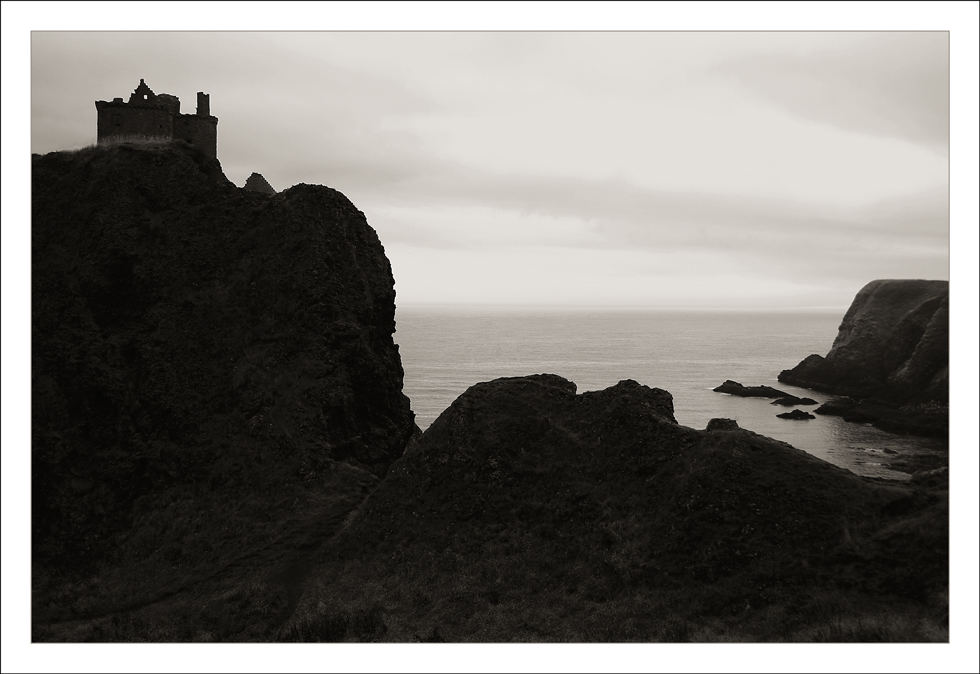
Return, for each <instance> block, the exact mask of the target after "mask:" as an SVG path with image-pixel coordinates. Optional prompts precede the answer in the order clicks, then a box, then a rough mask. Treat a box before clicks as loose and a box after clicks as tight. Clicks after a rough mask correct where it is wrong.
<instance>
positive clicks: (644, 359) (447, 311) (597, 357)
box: [395, 307, 944, 480]
mask: <svg viewBox="0 0 980 674" xmlns="http://www.w3.org/2000/svg"><path fill="white" fill-rule="evenodd" d="M841 317H842V312H840V311H834V312H829V311H809V312H803V311H796V312H790V311H786V312H758V311H681V310H625V309H623V310H613V309H607V308H601V309H574V310H559V309H551V308H549V309H514V308H476V307H472V308H469V307H399V308H398V310H397V312H396V324H397V325H396V327H397V330H396V333H395V342H396V343H397V344H398V346H399V351H400V354H401V359H402V366H403V368H404V370H405V380H404V391H405V394H406V395H407V396H408V397H409V398H410V399H411V402H412V409H413V410H414V412H415V414H416V422H417V423H418V425H419V427H420V428H421V429H422V430H425V429H426V428H427V427H428V426H429V425H430V424H431V423H432V422H433V421H435V419H436V418H437V417H438V416H439V415H440V414H441V413H442V412H443V411H444V410H445V409H446V408H448V407H449V406H450V405H451V404H452V402H453V401H454V400H455V399H456V398H457V397H458V396H459V395H460V394H461V393H463V392H464V391H465V390H466V389H467V388H469V387H470V386H472V385H473V384H476V383H479V382H482V381H489V380H492V379H496V378H498V377H511V376H523V375H529V374H541V373H550V374H557V375H560V376H562V377H564V378H566V379H568V380H570V381H573V382H575V384H576V385H577V386H578V391H579V392H580V393H581V392H583V391H594V390H601V389H604V388H607V387H609V386H612V385H614V384H616V383H617V382H619V381H621V380H623V379H633V380H635V381H638V382H640V383H641V384H645V385H647V386H650V387H656V388H661V389H665V390H667V391H669V392H670V393H671V395H672V396H673V399H674V416H675V417H676V418H677V421H678V423H680V424H682V425H684V426H690V427H692V428H698V429H703V428H704V427H705V425H706V424H707V423H708V421H709V420H710V419H712V418H715V417H723V418H729V419H735V420H736V421H737V422H738V424H739V426H740V427H742V428H746V429H748V430H751V431H755V432H756V433H761V434H762V435H766V436H769V437H771V438H775V439H777V440H782V441H784V442H788V443H789V444H791V445H793V446H794V447H797V448H799V449H802V450H804V451H806V452H809V453H811V454H813V455H814V456H817V457H820V458H821V459H824V460H826V461H829V462H831V463H834V464H836V465H838V466H841V467H843V468H846V469H848V470H851V471H852V472H854V473H857V474H859V475H864V476H869V477H880V478H886V479H894V480H904V479H908V477H909V476H908V474H907V473H903V472H899V471H895V470H891V469H889V468H888V466H887V458H888V457H889V456H890V455H893V454H895V453H899V454H908V453H921V452H930V453H931V452H935V451H938V450H940V449H941V447H942V445H943V444H944V443H943V442H942V441H941V440H935V439H930V438H921V437H915V436H903V435H897V434H894V433H888V432H885V431H882V430H879V429H877V428H874V427H873V426H871V425H868V424H857V423H851V422H846V421H843V420H842V419H840V418H839V417H831V416H823V415H816V419H812V420H808V421H793V420H785V419H780V418H778V417H777V416H776V414H778V413H780V412H785V411H787V410H789V409H792V408H785V407H780V406H777V405H772V404H770V403H771V401H770V400H769V399H766V398H741V397H737V396H731V395H727V394H723V393H715V392H714V391H712V389H713V388H715V387H716V386H718V385H719V384H721V383H722V382H723V381H725V380H726V379H733V380H735V381H737V382H740V383H742V384H744V385H746V386H758V385H763V384H768V385H770V386H774V387H776V388H779V389H780V390H783V391H786V392H788V393H792V394H794V395H797V396H801V397H802V396H809V397H810V398H813V399H814V400H817V401H819V402H823V401H825V400H827V399H828V398H829V397H830V396H828V395H826V394H822V393H819V392H816V391H810V390H808V389H802V388H798V387H795V386H788V385H786V384H783V383H780V382H778V381H777V379H776V377H777V375H778V374H779V372H780V371H781V370H784V369H787V368H791V367H793V366H794V365H796V364H797V363H798V362H799V361H800V360H802V359H803V358H804V357H806V356H807V355H809V354H811V353H818V354H821V355H825V354H826V353H827V351H828V350H829V349H830V346H831V344H832V343H833V340H834V338H835V337H836V335H837V328H838V326H839V324H840V320H841ZM815 407H816V406H808V407H801V408H800V409H806V410H810V411H812V410H813V409H815Z"/></svg>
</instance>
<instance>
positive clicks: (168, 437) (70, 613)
mask: <svg viewBox="0 0 980 674" xmlns="http://www.w3.org/2000/svg"><path fill="white" fill-rule="evenodd" d="M32 171H33V172H32V179H33V182H32V196H33V201H32V206H33V220H32V300H33V306H32V312H33V314H32V326H31V327H32V341H33V350H32V415H33V418H32V426H33V436H32V440H33V454H32V456H33V466H32V478H33V479H32V496H33V553H34V554H33V563H34V583H35V587H34V598H35V605H34V613H33V616H34V620H35V624H36V625H39V624H40V625H43V624H45V623H56V622H59V621H65V620H77V619H84V618H86V617H87V616H96V615H103V614H108V613H111V612H113V611H117V610H121V609H123V608H126V607H132V606H136V605H143V604H152V603H153V602H155V601H158V600H159V599H160V598H161V597H167V596H174V595H179V593H181V592H183V591H188V589H189V588H195V589H194V592H199V591H201V588H200V587H196V586H195V583H199V582H202V580H203V579H207V578H214V577H215V574H219V575H220V574H222V573H225V574H227V575H236V576H237V580H236V583H237V584H238V585H242V584H243V583H244V582H245V581H244V580H243V579H245V578H248V577H249V573H251V572H252V571H250V570H249V569H253V570H254V571H255V573H256V574H258V575H256V576H255V578H254V579H253V580H254V581H255V582H263V583H268V582H272V581H270V580H269V577H267V576H268V574H270V573H275V572H279V571H282V568H288V565H289V564H290V563H292V561H291V555H292V551H294V550H296V549H306V548H309V547H310V546H313V545H315V544H317V543H318V542H319V541H320V540H321V539H322V538H323V537H324V536H326V535H327V534H329V533H330V532H331V531H332V529H333V528H336V527H337V526H339V524H340V522H342V521H343V518H344V517H345V516H346V514H347V513H348V512H349V511H350V509H351V508H352V507H353V506H354V505H356V503H358V502H359V501H360V500H361V498H363V495H364V494H365V493H366V492H367V490H369V489H371V488H372V487H373V486H374V485H375V484H376V483H377V481H378V480H379V479H380V477H381V476H383V475H384V473H385V472H386V470H387V469H388V466H389V465H390V464H391V462H392V461H393V460H394V459H395V458H397V457H398V456H399V455H400V454H401V453H402V452H403V450H404V447H405V445H406V442H407V441H408V439H409V437H410V436H411V435H412V434H413V432H415V430H416V428H415V425H414V421H413V414H412V412H411V411H410V409H409V401H408V399H407V398H406V397H405V396H404V395H403V394H402V366H401V362H400V359H399V355H398V350H397V347H396V346H395V344H394V343H393V341H392V333H393V331H394V329H395V323H394V312H395V305H394V300H395V293H394V287H393V279H392V275H391V268H390V265H389V263H388V260H387V258H386V257H385V253H384V249H383V248H382V246H381V243H380V242H379V240H378V237H377V235H376V234H375V232H374V230H373V229H372V228H371V227H370V226H369V225H368V224H367V222H366V221H365V218H364V215H363V214H362V213H361V212H360V211H358V210H357V209H356V208H355V207H354V206H353V205H352V204H351V203H350V201H348V200H347V198H345V197H344V196H343V195H342V194H340V193H339V192H336V191H334V190H332V189H329V188H326V187H318V186H312V185H297V186H295V187H292V188H290V189H288V190H285V191H284V192H282V193H281V194H277V195H264V194H256V193H254V192H250V191H246V190H242V189H239V188H237V187H235V186H234V185H233V184H232V183H230V182H229V181H228V180H227V179H225V177H224V175H223V173H222V171H221V167H220V165H219V163H218V162H217V160H215V159H213V158H209V157H207V156H206V155H205V154H203V153H201V152H200V151H199V150H196V149H194V148H193V147H190V146H187V145H183V144H179V143H177V144H169V145H165V146H128V145H117V146H109V147H97V148H89V149H86V150H82V151H79V152H62V153H53V154H48V155H45V156H36V155H35V156H34V157H33V161H32ZM262 555H265V557H262ZM253 567H254V568H253ZM280 567H281V568H280ZM229 569H232V571H229ZM95 570H98V573H99V576H98V578H99V580H98V582H97V583H96V584H95V585H91V586H89V585H86V584H84V583H86V582H88V581H86V580H85V579H86V578H89V575H90V573H94V572H95ZM92 577H93V578H95V576H92ZM73 583H74V585H73ZM78 583H82V584H81V585H79V584H78ZM67 587H71V588H73V589H72V591H71V593H70V596H68V598H67V599H66V595H65V592H66V590H65V588H67ZM41 636H42V638H43V636H44V634H43V633H42V634H41ZM157 636H158V637H161V638H167V635H166V634H164V635H157ZM133 638H142V637H140V636H139V635H134V636H133Z"/></svg>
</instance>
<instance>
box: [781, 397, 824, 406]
mask: <svg viewBox="0 0 980 674" xmlns="http://www.w3.org/2000/svg"><path fill="white" fill-rule="evenodd" d="M769 404H770V405H782V406H783V407H792V406H793V405H816V404H817V401H816V400H814V399H813V398H797V397H796V396H791V395H787V396H783V397H782V398H776V399H775V400H773V401H772V402H771V403H769Z"/></svg>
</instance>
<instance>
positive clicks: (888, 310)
mask: <svg viewBox="0 0 980 674" xmlns="http://www.w3.org/2000/svg"><path fill="white" fill-rule="evenodd" d="M948 296H949V283H948V282H947V281H918V280H880V281H872V282H870V283H868V284H867V285H866V286H864V288H862V289H861V291H860V292H859V293H858V294H857V296H856V297H855V298H854V301H853V302H852V303H851V307H850V308H849V309H848V310H847V313H846V314H845V315H844V320H843V321H842V322H841V325H840V329H839V331H838V333H837V338H836V339H835V340H834V344H833V346H832V347H831V349H830V352H829V353H828V354H827V356H826V358H824V357H821V356H819V355H817V354H812V355H810V356H807V357H806V358H805V359H803V361H801V362H800V363H799V364H798V365H797V366H796V367H794V368H793V369H791V370H783V371H782V372H781V373H780V374H779V381H782V382H786V383H787V384H793V385H795V386H804V387H807V388H812V389H815V390H818V391H826V392H828V393H835V394H839V395H844V396H850V397H853V398H857V399H869V400H873V401H874V402H873V404H872V405H871V406H870V407H868V409H866V410H864V413H865V414H866V415H867V416H866V418H867V419H868V420H872V421H874V422H875V423H876V424H878V425H882V427H883V428H889V429H891V430H899V431H909V432H923V429H925V432H927V433H929V434H934V435H940V436H941V435H945V434H946V428H947V427H948V423H947V412H946V410H945V404H946V403H947V401H948V400H949V311H948ZM872 408H874V409H872ZM825 413H827V412H825ZM852 416H853V415H852ZM904 417H908V418H909V419H910V420H911V422H910V423H909V424H905V423H904V422H903V418H904ZM927 417H928V419H927Z"/></svg>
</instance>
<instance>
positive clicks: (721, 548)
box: [281, 375, 947, 641]
mask: <svg viewBox="0 0 980 674" xmlns="http://www.w3.org/2000/svg"><path fill="white" fill-rule="evenodd" d="M671 407H672V405H671V398H670V394H669V393H667V392H665V391H660V390H658V389H650V388H647V387H645V386H641V385H639V384H637V383H635V382H629V381H627V382H620V383H619V384H617V385H616V386H613V387H611V388H609V389H606V390H604V391H593V392H587V393H582V394H578V395H576V389H575V385H574V384H572V383H571V382H569V381H566V380H564V379H562V378H560V377H557V376H554V375H536V376H531V377H517V378H507V379H498V380H495V381H491V382H486V383H482V384H477V385H475V386H473V387H471V388H470V389H469V390H467V391H466V392H465V393H464V394H463V395H461V396H460V397H459V398H458V399H457V400H456V401H455V402H454V403H453V404H452V405H451V406H450V407H449V408H448V409H447V410H446V411H445V412H443V414H442V415H440V416H439V418H438V419H437V420H436V421H435V422H434V423H433V424H432V425H431V426H430V427H429V429H428V430H427V431H426V432H425V433H424V434H423V435H422V438H421V439H420V440H419V442H418V443H417V444H416V445H415V446H414V447H413V448H412V449H411V450H410V451H407V452H406V453H405V455H404V456H403V457H402V458H401V459H399V461H398V462H396V463H395V465H394V466H393V467H392V468H391V470H390V471H389V473H388V475H387V477H386V478H385V480H384V481H383V482H382V483H381V484H380V485H379V487H378V488H377V490H375V491H374V492H373V493H372V494H371V495H370V496H369V497H368V498H367V499H366V500H365V502H364V503H363V504H362V506H361V507H360V508H359V509H358V512H357V514H356V515H355V516H354V517H353V518H352V519H351V521H350V523H349V525H348V526H347V527H346V528H345V529H344V530H343V531H341V532H340V533H339V534H338V535H337V537H336V538H335V539H334V540H333V541H332V542H331V544H330V546H329V547H328V548H327V549H325V550H324V557H323V560H322V562H321V564H320V565H319V566H318V567H317V569H316V570H315V571H314V572H313V573H312V574H311V577H312V578H313V579H314V580H313V582H311V583H310V584H309V585H308V586H307V587H308V589H307V592H306V593H305V594H304V596H303V597H302V599H301V600H300V602H299V604H298V606H297V609H296V611H295V613H294V615H293V618H292V620H291V621H290V623H289V624H288V625H287V626H286V628H285V629H284V630H283V631H282V633H281V636H282V638H285V639H298V640H328V641H329V640H341V641H343V640H391V641H406V640H430V639H432V640H434V639H440V640H445V641H681V640H684V641H713V640H721V639H725V640H750V641H757V640H773V639H776V640H789V641H796V640H812V639H820V638H826V639H831V640H841V639H844V640H854V639H857V640H861V639H867V638H868V636H869V634H870V632H868V633H863V632H862V631H861V630H862V629H863V628H860V627H857V626H860V625H865V624H866V625H869V626H871V625H874V626H875V628H874V629H877V628H878V626H881V625H890V626H892V625H908V626H911V627H910V629H909V630H908V633H906V634H904V635H903V634H901V633H900V632H901V629H899V630H897V631H896V630H895V629H893V628H892V627H886V628H884V629H885V631H886V633H885V634H883V635H879V636H878V637H877V638H883V639H886V640H891V639H897V640H905V639H913V640H915V639H926V640H928V639H940V640H941V639H943V638H944V637H943V628H942V627H941V625H942V624H943V620H944V617H945V604H944V597H945V595H944V594H943V593H944V592H945V588H946V554H947V553H946V540H947V536H946V527H945V519H944V518H945V512H946V511H945V501H944V499H942V498H939V497H929V498H924V499H922V500H915V499H912V498H910V495H911V494H912V493H913V491H914V490H913V489H912V488H911V487H909V486H907V485H898V484H896V485H885V484H882V483H880V482H874V481H869V480H865V479H862V478H859V477H857V476H855V475H853V474H851V473H849V472H847V471H845V470H842V469H840V468H837V467H835V466H832V465H830V464H828V463H826V462H823V461H821V460H819V459H817V458H815V457H813V456H811V455H809V454H806V453H804V452H801V451H799V450H796V449H794V448H792V447H790V446H789V445H786V444H784V443H780V442H777V441H774V440H771V439H769V438H765V437H762V436H759V435H756V434H754V433H751V432H749V431H746V430H740V429H737V428H735V427H734V424H732V423H730V422H728V423H726V422H721V423H713V424H712V428H713V429H718V430H720V429H722V428H724V429H727V430H726V432H718V430H712V431H711V432H706V431H698V430H694V429H690V428H685V427H683V426H680V425H678V424H677V423H675V421H674V418H673V413H672V409H671ZM896 502H900V504H901V505H902V507H901V508H897V507H894V506H893V504H895V503H896ZM925 522H929V523H930V524H929V525H924V523H925ZM906 555H910V556H912V557H914V560H913V559H911V557H907V556H906ZM827 616H833V620H837V621H841V620H843V621H845V622H847V624H849V625H853V626H855V627H854V628H853V629H854V630H855V631H854V632H853V633H852V632H850V631H849V630H851V629H852V628H851V627H848V628H846V629H845V632H844V633H842V632H839V631H838V632H835V631H834V626H833V625H831V624H828V623H827V622H826V621H827V620H828V618H827ZM876 616H877V617H876ZM896 616H901V617H900V618H897V619H895V617H896ZM886 617H887V620H885V618H886ZM920 620H921V621H922V622H919V621H920ZM937 626H939V627H938V632H937V633H935V634H934V635H933V636H930V634H931V632H930V630H932V629H935V628H936V627H937ZM869 629H871V628H870V627H869ZM824 630H826V631H824ZM821 634H823V635H824V636H823V637H821V636H820V635H821Z"/></svg>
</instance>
